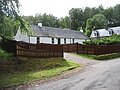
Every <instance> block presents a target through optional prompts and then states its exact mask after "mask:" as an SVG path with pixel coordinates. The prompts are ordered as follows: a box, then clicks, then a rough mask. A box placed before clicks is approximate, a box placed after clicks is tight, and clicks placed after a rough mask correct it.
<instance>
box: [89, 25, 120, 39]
mask: <svg viewBox="0 0 120 90" xmlns="http://www.w3.org/2000/svg"><path fill="white" fill-rule="evenodd" d="M113 34H117V35H120V27H112V28H108V29H97V30H94V31H92V33H91V36H90V37H91V38H99V37H107V36H111V35H113Z"/></svg>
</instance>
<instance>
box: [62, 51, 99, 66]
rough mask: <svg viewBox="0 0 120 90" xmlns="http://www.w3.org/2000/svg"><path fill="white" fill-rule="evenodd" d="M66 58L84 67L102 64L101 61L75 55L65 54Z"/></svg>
mask: <svg viewBox="0 0 120 90" xmlns="http://www.w3.org/2000/svg"><path fill="white" fill-rule="evenodd" d="M64 58H65V59H66V60H72V61H74V62H76V63H79V64H81V65H83V66H90V65H93V64H96V63H99V62H101V61H96V60H90V59H86V58H83V57H80V56H78V55H76V54H73V53H64Z"/></svg>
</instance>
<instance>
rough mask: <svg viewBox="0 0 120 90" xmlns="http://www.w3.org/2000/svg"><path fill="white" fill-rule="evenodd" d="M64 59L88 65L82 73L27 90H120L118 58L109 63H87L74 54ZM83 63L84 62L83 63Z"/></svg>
mask: <svg viewBox="0 0 120 90" xmlns="http://www.w3.org/2000/svg"><path fill="white" fill-rule="evenodd" d="M65 58H66V59H70V60H73V61H75V62H78V63H82V65H84V66H86V65H88V67H89V68H87V69H86V70H85V71H84V72H82V73H81V72H78V73H76V74H74V75H73V76H71V77H64V78H61V79H59V80H54V81H50V82H47V83H43V84H40V85H38V86H34V87H28V88H26V89H27V90H120V69H119V68H120V58H116V59H113V60H109V61H89V60H87V59H83V58H80V57H78V56H76V55H74V54H69V53H65ZM84 61H85V62H84Z"/></svg>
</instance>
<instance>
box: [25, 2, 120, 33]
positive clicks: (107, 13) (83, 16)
mask: <svg viewBox="0 0 120 90" xmlns="http://www.w3.org/2000/svg"><path fill="white" fill-rule="evenodd" d="M24 18H25V20H26V21H28V22H30V24H37V23H38V22H41V23H43V25H45V26H51V27H60V28H68V29H72V30H78V29H80V28H81V27H82V29H83V30H84V32H85V33H86V32H87V33H89V34H90V32H91V31H92V30H93V27H94V26H95V28H96V29H99V28H104V27H115V26H120V19H119V18H120V4H117V5H116V6H114V7H108V8H106V9H105V8H104V7H103V6H102V5H100V6H99V7H93V8H90V7H85V8H72V9H71V10H70V11H69V16H65V17H62V18H57V17H55V16H53V15H51V14H49V15H47V14H37V15H35V17H34V16H24ZM89 34H87V35H89Z"/></svg>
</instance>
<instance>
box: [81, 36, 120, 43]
mask: <svg viewBox="0 0 120 90" xmlns="http://www.w3.org/2000/svg"><path fill="white" fill-rule="evenodd" d="M83 44H84V45H110V44H120V35H112V36H110V37H106V38H101V39H94V40H90V41H85V42H83Z"/></svg>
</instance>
